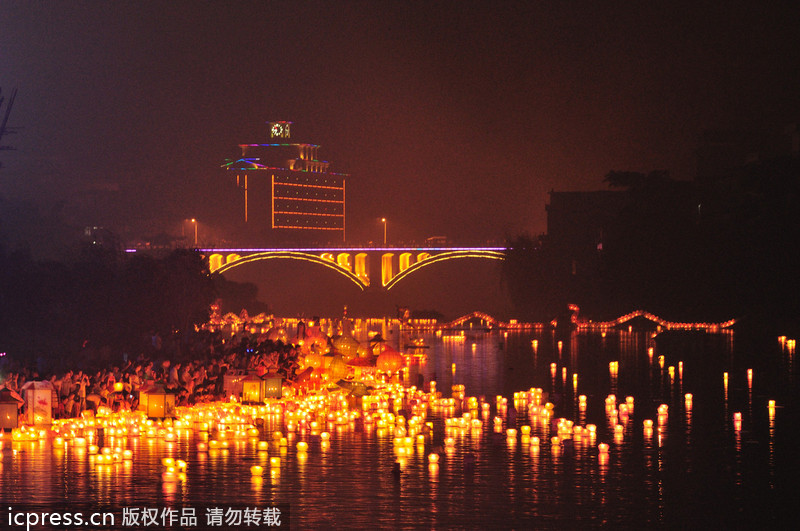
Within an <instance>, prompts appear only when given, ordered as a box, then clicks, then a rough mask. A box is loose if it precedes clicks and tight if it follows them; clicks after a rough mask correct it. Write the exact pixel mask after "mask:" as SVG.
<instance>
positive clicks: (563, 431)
mask: <svg viewBox="0 0 800 531" xmlns="http://www.w3.org/2000/svg"><path fill="white" fill-rule="evenodd" d="M649 355H650V357H651V359H652V350H650V351H649ZM659 365H660V367H661V368H662V369H663V368H664V362H663V356H659ZM670 369H671V370H670V371H669V372H670V377H671V378H674V372H673V371H674V368H673V367H670ZM618 371H619V366H618V362H611V363H610V364H609V372H610V374H611V376H612V378H616V377H617V375H618ZM565 374H566V373H565ZM678 374H679V377H680V378H682V374H683V363H682V362H680V363H679V364H678ZM565 379H566V377H565ZM723 380H724V388H725V396H726V399H727V391H728V373H727V372H726V373H724V377H723ZM747 380H748V387H749V388H750V389H752V383H753V370H752V369H749V370H748V371H747ZM573 387H574V389H575V391H576V392H577V387H578V375H577V373H576V374H573ZM452 391H453V396H452V397H450V398H442V397H441V395H440V394H439V393H437V392H436V383H435V382H431V392H430V393H423V392H422V391H420V390H418V389H416V388H414V387H411V388H403V387H402V386H400V385H398V384H390V385H386V386H384V387H382V388H380V389H378V391H377V394H375V395H367V396H364V397H363V399H362V401H361V407H360V408H355V409H354V408H350V407H349V406H348V403H347V400H346V399H345V398H344V397H342V396H341V395H332V396H328V397H326V396H322V395H309V396H307V397H305V398H303V399H292V400H283V401H276V402H275V403H273V404H270V405H258V406H247V405H242V404H238V403H215V404H210V405H201V406H195V407H192V408H178V409H177V410H176V409H174V406H171V405H169V404H167V403H166V400H167V397H166V394H164V395H162V394H160V393H159V392H156V393H153V394H152V395H151V396H150V397H148V398H149V399H148V400H146V401H145V403H146V407H147V408H148V412H153V411H156V412H160V413H161V414H164V413H167V412H170V411H175V412H176V414H177V417H178V418H177V420H174V421H172V420H171V419H165V420H163V421H158V422H156V421H154V420H152V419H148V418H147V413H146V412H133V413H131V412H123V413H116V414H113V415H112V414H111V413H110V411H108V410H107V409H106V410H104V409H103V408H101V409H100V410H98V417H97V418H91V417H89V418H86V419H82V420H76V419H71V420H66V421H55V422H54V423H53V427H52V429H51V430H47V429H42V428H37V427H25V426H23V427H22V428H16V429H14V430H13V431H12V435H11V439H12V440H13V441H35V440H43V439H46V438H52V446H53V448H54V449H62V450H63V449H65V448H67V447H68V446H72V447H74V448H76V449H84V448H85V449H86V451H87V452H88V454H89V456H90V460H91V461H92V462H93V463H94V464H96V465H98V466H100V465H108V464H114V463H119V462H130V461H131V460H132V459H133V452H132V451H131V450H130V449H124V448H122V446H114V447H110V446H106V447H102V448H100V447H98V446H97V444H95V443H96V441H97V439H98V438H99V437H98V432H99V430H103V434H104V435H106V436H108V437H110V438H112V439H113V438H115V437H116V438H119V439H122V440H125V438H127V437H137V436H143V437H147V438H154V439H157V440H163V441H164V442H166V443H170V442H174V441H176V440H177V438H178V437H179V436H181V434H184V435H186V434H188V432H190V431H195V432H197V433H199V434H200V435H201V438H203V439H204V440H203V441H201V442H199V443H197V451H198V453H201V454H204V453H206V452H210V451H214V450H225V451H227V449H228V446H229V440H230V439H234V440H236V439H249V440H252V441H253V442H255V444H256V447H257V449H258V452H259V455H260V456H261V457H262V458H263V459H264V464H263V465H253V466H252V467H251V468H250V473H251V475H252V476H253V477H254V478H257V477H260V476H262V475H263V474H264V466H265V465H266V464H267V463H269V468H270V472H271V475H272V476H273V477H274V476H275V475H276V474H279V470H280V467H281V457H278V456H270V455H269V453H268V450H269V445H270V443H269V442H268V441H265V440H261V439H260V437H261V433H262V430H259V429H258V428H256V427H255V425H254V423H255V422H256V420H262V421H266V420H272V421H273V422H277V423H279V424H280V425H281V426H282V427H283V429H285V430H286V434H287V436H284V434H283V433H282V432H281V431H275V432H273V433H272V444H273V445H274V446H276V447H277V448H279V449H280V454H281V455H285V449H286V447H287V446H288V442H289V439H290V438H294V436H295V435H294V434H295V433H298V434H301V435H303V434H307V433H310V434H311V435H315V436H318V437H319V440H320V448H321V449H322V450H323V451H325V450H327V449H328V448H329V446H330V437H331V436H330V433H329V432H328V431H323V428H324V429H332V428H336V429H337V431H338V430H341V429H349V428H352V427H353V425H354V422H355V421H356V419H361V421H363V423H364V426H365V428H366V431H367V432H368V433H369V432H371V431H372V430H377V434H378V435H379V436H385V435H389V434H391V435H393V437H392V438H391V441H392V443H393V448H394V453H395V455H396V456H397V458H398V460H401V461H404V460H405V458H407V457H409V456H411V455H413V453H414V446H415V444H416V449H417V452H418V453H421V454H424V452H425V444H426V441H427V442H428V443H430V442H431V441H432V440H433V427H434V425H433V423H432V422H430V421H428V420H427V412H428V411H429V410H433V411H435V412H438V413H439V414H440V415H441V416H442V417H443V420H444V425H445V434H444V435H445V437H444V453H445V454H452V453H453V452H454V450H455V448H456V444H457V439H458V438H459V437H461V436H462V435H464V434H466V433H470V434H471V435H476V436H480V435H481V434H482V433H483V427H484V425H485V423H487V422H488V419H489V418H490V416H491V405H490V404H489V403H488V402H484V401H482V400H479V399H478V398H477V397H466V396H465V388H464V386H463V385H455V386H453V388H452ZM159 396H163V400H164V402H162V403H157V402H156V399H155V398H154V397H159ZM544 398H545V395H544V392H543V390H542V389H538V388H532V389H530V390H529V391H526V392H520V393H515V394H514V403H515V406H516V407H517V409H518V410H522V411H526V412H527V414H528V419H529V420H530V424H524V425H521V426H520V428H519V434H520V437H519V440H520V442H521V443H522V444H523V445H524V447H526V448H528V449H529V450H530V451H531V453H532V454H533V455H538V453H539V449H540V447H541V446H543V444H542V443H543V441H549V443H550V451H551V454H552V455H553V456H557V455H559V454H560V453H561V449H562V445H563V442H564V441H565V440H567V439H572V441H573V443H578V444H580V445H581V446H582V447H584V448H590V447H591V448H596V451H597V456H598V461H599V463H600V464H601V465H603V464H606V463H607V462H608V458H609V457H608V456H609V450H610V446H609V444H608V443H605V442H601V443H599V444H598V443H597V427H596V426H595V425H592V424H587V425H585V426H581V425H575V423H574V422H573V421H571V420H568V419H566V418H560V419H558V420H557V421H556V426H555V433H550V430H551V420H552V418H553V411H554V406H553V404H552V403H549V402H545V400H544ZM586 402H587V398H586V396H585V395H579V396H578V406H579V409H580V410H582V411H585V409H586ZM15 404H16V401H15ZM507 405H508V401H507V399H506V398H504V397H501V396H498V397H497V399H496V404H495V407H496V411H497V416H495V417H494V418H493V421H492V425H493V430H494V431H495V432H496V433H502V432H503V427H504V423H505V422H506V419H507ZM151 406H152V407H155V408H156V409H155V410H153V409H150V408H151ZM404 406H410V410H411V412H412V415H411V416H410V417H409V418H408V419H406V418H405V417H403V416H402V415H398V414H396V412H398V411H400V410H401V409H409V407H404ZM462 406H463V407H462ZM684 406H685V410H686V411H687V413H688V412H690V411H691V409H692V406H693V395H692V394H689V393H687V394H686V395H684ZM775 408H776V403H775V401H774V400H770V401H769V404H768V410H769V415H770V419H771V421H772V420H773V419H774V415H775ZM456 409H461V410H462V414H461V416H455V412H456ZM605 410H606V419H607V421H608V425H609V429H610V430H611V433H612V434H613V438H614V442H615V444H618V445H619V444H621V443H622V440H623V437H624V433H625V426H627V425H628V423H629V420H630V417H631V416H632V415H633V412H634V399H633V397H631V396H628V397H626V399H625V401H624V402H623V403H619V404H617V399H616V396H615V395H613V394H612V395H609V396H608V397H607V398H606V399H605ZM392 411H394V412H395V413H393V412H392ZM668 416H669V406H668V405H667V404H662V405H660V406H659V407H658V410H657V416H656V420H655V422H654V420H652V419H645V420H643V433H644V437H645V440H650V439H652V437H653V435H654V431H656V430H657V432H658V444H659V446H661V444H662V435H663V434H664V432H665V430H666V425H667V420H668ZM733 423H734V428H735V430H736V431H737V432H738V431H740V430H741V424H742V415H741V413H740V412H735V413H734V414H733ZM505 432H506V437H507V439H508V441H509V444H516V441H517V439H518V437H517V436H518V431H517V430H516V429H513V428H506V430H505ZM210 433H215V438H209V436H210ZM1 444H2V441H0V445H1ZM308 449H309V446H308V442H307V441H298V442H297V443H296V456H297V459H298V460H299V461H302V460H305V459H306V458H307V452H308ZM439 459H440V454H439V453H438V452H431V453H429V454H428V465H429V470H430V471H431V472H432V473H433V472H435V471H438V467H439ZM163 465H164V468H163V471H162V480H163V481H177V480H181V481H182V480H185V477H186V476H185V474H186V463H185V462H184V461H181V460H174V458H171V457H165V458H164V461H163Z"/></svg>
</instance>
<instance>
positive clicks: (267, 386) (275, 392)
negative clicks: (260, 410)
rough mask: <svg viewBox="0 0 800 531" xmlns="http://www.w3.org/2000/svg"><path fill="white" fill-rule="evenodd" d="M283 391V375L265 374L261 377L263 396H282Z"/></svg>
mask: <svg viewBox="0 0 800 531" xmlns="http://www.w3.org/2000/svg"><path fill="white" fill-rule="evenodd" d="M282 393H283V377H281V376H275V375H264V377H263V378H262V379H261V396H262V399H263V398H280V397H281V395H282Z"/></svg>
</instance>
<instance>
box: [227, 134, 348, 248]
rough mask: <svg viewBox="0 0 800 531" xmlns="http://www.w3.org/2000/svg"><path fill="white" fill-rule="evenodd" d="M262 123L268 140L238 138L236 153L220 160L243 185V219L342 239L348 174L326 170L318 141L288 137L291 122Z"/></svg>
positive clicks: (282, 231) (277, 228)
mask: <svg viewBox="0 0 800 531" xmlns="http://www.w3.org/2000/svg"><path fill="white" fill-rule="evenodd" d="M267 125H268V131H267V136H268V137H269V141H268V142H267V143H263V144H239V148H240V149H241V158H239V159H237V160H233V161H228V162H227V163H226V164H225V165H223V168H225V170H227V171H228V172H230V173H232V174H234V175H235V180H236V184H237V186H238V187H239V188H241V189H242V190H243V195H244V205H243V206H244V212H243V213H244V221H245V223H246V224H248V225H251V224H255V225H258V226H259V227H267V228H269V229H271V231H273V232H274V233H280V234H283V235H287V234H294V235H299V234H301V233H308V234H309V235H313V236H321V237H323V238H324V239H327V240H333V239H337V240H341V241H344V239H345V229H346V222H345V198H346V193H345V182H346V178H347V177H348V176H347V175H346V174H343V173H334V172H331V171H330V163H329V162H328V161H325V160H320V158H319V147H320V146H319V145H316V144H305V143H295V142H292V133H293V126H292V122H267ZM334 234H335V235H336V238H331V237H330V236H331V235H334Z"/></svg>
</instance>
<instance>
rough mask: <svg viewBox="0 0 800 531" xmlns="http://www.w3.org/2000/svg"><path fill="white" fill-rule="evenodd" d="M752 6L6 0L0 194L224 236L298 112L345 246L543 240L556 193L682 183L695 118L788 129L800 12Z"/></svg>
mask: <svg viewBox="0 0 800 531" xmlns="http://www.w3.org/2000/svg"><path fill="white" fill-rule="evenodd" d="M776 3H777V2H775V3H772V2H771V3H770V4H776ZM740 4H742V2H713V3H708V4H706V3H703V2H691V3H688V4H687V5H686V6H684V7H678V6H677V4H676V3H675V2H623V3H616V2H570V1H563V2H562V1H558V2H533V1H527V2H490V1H486V2H471V1H463V0H461V1H453V2H448V1H435V2H434V1H425V2H407V1H402V2H400V1H398V2H387V1H376V0H370V1H364V2H352V1H346V0H343V1H328V2H321V1H311V2H303V1H293V2H266V1H250V2H236V1H230V2H199V1H191V2H183V1H159V2H124V1H114V2H100V1H92V2H80V1H70V2H57V1H47V2H34V1H30V0H24V1H17V0H4V1H3V2H2V5H1V6H0V87H2V88H3V93H4V94H5V95H6V96H7V95H8V94H9V93H10V91H11V89H12V88H14V87H17V88H18V89H19V95H18V97H17V102H16V105H15V107H14V111H13V114H12V118H11V124H10V125H14V126H21V127H23V129H21V130H19V131H18V132H17V134H15V135H13V136H8V137H6V138H5V139H3V143H4V144H13V145H14V146H15V147H16V148H17V151H12V152H7V151H6V152H0V155H2V158H3V163H4V167H3V168H2V169H0V192H2V194H3V195H4V196H5V197H6V199H7V200H15V199H16V198H29V197H32V196H35V197H37V198H39V199H42V200H54V199H62V200H65V201H66V202H74V201H77V202H78V203H79V204H80V205H82V206H81V208H84V209H86V208H88V209H89V211H92V210H94V211H95V214H86V213H80V214H74V215H75V216H78V217H80V216H83V217H82V218H81V220H82V221H83V220H85V222H86V223H87V224H89V223H102V224H105V225H108V226H110V227H111V228H112V229H114V230H117V231H119V232H121V233H125V232H126V231H134V232H135V231H155V230H157V229H158V228H159V227H163V228H164V229H165V230H174V228H175V227H177V226H179V224H180V220H181V219H184V218H187V217H197V218H198V219H200V221H201V224H202V225H201V226H202V227H205V228H206V229H207V230H208V231H209V232H211V230H212V229H216V230H219V231H221V230H223V229H224V227H225V226H226V223H227V221H228V220H229V219H230V218H232V217H233V216H235V215H239V214H240V212H239V211H237V210H235V209H234V208H233V205H231V204H230V202H229V198H230V197H232V196H231V195H230V192H231V189H230V187H231V186H232V185H231V184H230V182H229V181H228V180H227V176H226V175H225V174H224V172H222V171H221V170H219V166H220V165H221V164H222V162H223V161H224V159H225V158H228V157H233V156H236V155H237V148H236V145H237V144H239V143H245V142H263V141H266V140H267V131H266V125H265V122H266V121H269V120H291V121H293V122H294V123H295V125H294V130H293V133H294V137H295V139H296V140H305V141H309V142H313V143H318V144H321V145H322V149H321V153H320V154H321V156H322V157H323V158H325V159H327V160H330V161H331V162H332V163H333V169H335V170H336V171H341V172H346V173H349V174H351V177H350V179H349V180H348V228H349V236H350V237H351V238H352V241H354V242H356V241H364V240H367V239H379V238H380V237H381V235H382V226H381V224H380V221H379V219H380V217H382V216H385V217H386V218H388V220H389V225H388V227H389V239H390V240H392V239H395V238H396V239H417V240H420V239H423V238H425V237H427V236H432V235H446V236H449V237H451V238H455V239H461V240H476V239H483V240H487V239H498V240H501V239H502V238H503V237H504V236H505V235H507V234H510V235H515V234H517V233H520V232H522V231H529V232H531V233H534V234H535V233H539V232H543V231H544V230H545V209H544V205H545V203H546V201H547V192H548V191H550V190H551V189H555V190H558V191H567V190H595V189H602V188H604V186H605V185H604V184H603V183H602V179H603V176H604V175H605V174H606V173H607V172H608V171H609V170H612V169H616V170H637V171H649V170H652V169H668V170H670V171H671V172H672V175H673V176H674V177H677V178H680V179H691V178H692V177H693V173H694V160H693V150H694V149H695V147H696V146H697V141H698V137H699V134H700V133H701V131H702V130H703V129H706V128H728V127H739V126H742V125H744V126H749V125H751V124H753V123H757V122H767V123H781V122H783V121H786V122H789V121H793V120H797V117H798V114H797V111H798V103H797V100H798V94H800V80H799V78H798V72H800V68H798V66H800V51H799V50H800V46H798V42H797V37H796V34H797V31H798V30H797V28H800V17H799V16H798V7H796V6H797V4H796V3H794V2H787V3H786V6H785V7H781V8H776V7H763V6H761V5H759V4H760V3H758V2H753V3H752V5H751V6H750V7H742V6H740ZM98 188H105V189H109V190H112V191H113V190H116V192H112V193H109V194H108V196H107V197H105V198H103V199H93V201H95V204H94V206H93V203H92V202H91V201H88V202H87V201H86V200H85V198H86V197H87V194H86V190H87V189H95V190H96V189H98ZM92 197H96V196H92ZM81 198H83V199H82V201H83V202H82V203H81ZM96 203H101V204H96ZM75 208H78V207H75ZM78 210H79V209H78ZM74 211H76V210H75V209H73V210H72V212H74ZM92 216H94V217H95V218H97V219H93V217H92ZM145 222H146V223H145ZM7 230H8V229H7Z"/></svg>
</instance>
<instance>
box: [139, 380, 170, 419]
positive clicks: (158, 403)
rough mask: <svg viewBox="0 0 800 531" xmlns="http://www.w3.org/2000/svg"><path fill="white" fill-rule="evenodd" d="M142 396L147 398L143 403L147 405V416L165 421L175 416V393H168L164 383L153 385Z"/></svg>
mask: <svg viewBox="0 0 800 531" xmlns="http://www.w3.org/2000/svg"><path fill="white" fill-rule="evenodd" d="M140 395H143V396H144V397H146V399H145V400H143V402H142V403H144V404H145V406H144V411H145V414H146V415H147V416H148V417H150V418H153V419H163V418H167V417H174V416H175V393H172V392H171V391H167V389H166V387H165V386H164V384H162V383H157V384H153V385H152V386H151V387H150V388H148V389H147V390H146V391H142V392H141V393H140Z"/></svg>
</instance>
